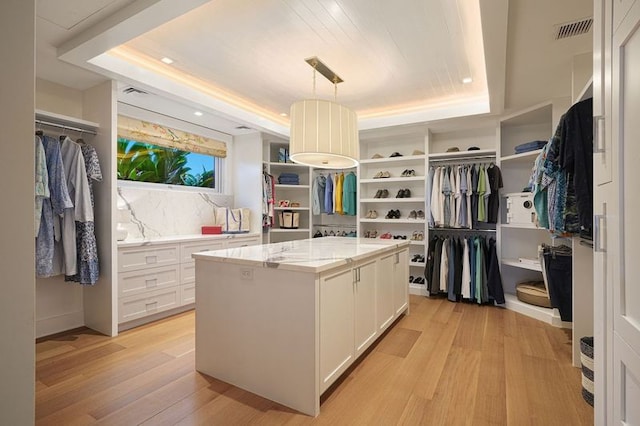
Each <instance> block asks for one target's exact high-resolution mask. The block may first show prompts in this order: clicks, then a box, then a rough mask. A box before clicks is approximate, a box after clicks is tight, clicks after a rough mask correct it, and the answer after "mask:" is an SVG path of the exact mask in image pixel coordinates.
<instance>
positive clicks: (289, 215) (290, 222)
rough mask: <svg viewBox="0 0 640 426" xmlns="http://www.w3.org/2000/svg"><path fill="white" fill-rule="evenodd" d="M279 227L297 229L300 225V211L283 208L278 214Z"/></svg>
mask: <svg viewBox="0 0 640 426" xmlns="http://www.w3.org/2000/svg"><path fill="white" fill-rule="evenodd" d="M278 218H279V222H280V228H282V229H298V227H299V226H300V225H299V224H300V213H298V212H294V211H291V210H283V211H281V212H280V213H279V214H278Z"/></svg>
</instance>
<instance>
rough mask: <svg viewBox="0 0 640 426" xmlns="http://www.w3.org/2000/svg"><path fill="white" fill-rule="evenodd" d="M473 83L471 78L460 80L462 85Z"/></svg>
mask: <svg viewBox="0 0 640 426" xmlns="http://www.w3.org/2000/svg"><path fill="white" fill-rule="evenodd" d="M472 81H473V79H472V78H471V77H465V78H463V79H462V83H463V84H469V83H471V82H472Z"/></svg>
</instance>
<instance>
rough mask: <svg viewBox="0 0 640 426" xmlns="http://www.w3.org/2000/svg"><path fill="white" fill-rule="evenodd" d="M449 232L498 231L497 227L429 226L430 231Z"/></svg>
mask: <svg viewBox="0 0 640 426" xmlns="http://www.w3.org/2000/svg"><path fill="white" fill-rule="evenodd" d="M432 231H434V232H449V231H454V232H471V233H476V232H496V230H495V229H469V228H429V232H432Z"/></svg>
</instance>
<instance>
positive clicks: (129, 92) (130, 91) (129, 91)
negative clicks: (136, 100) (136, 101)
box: [122, 86, 148, 95]
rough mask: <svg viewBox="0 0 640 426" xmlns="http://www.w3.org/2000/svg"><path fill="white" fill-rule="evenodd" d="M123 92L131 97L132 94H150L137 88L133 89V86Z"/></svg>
mask: <svg viewBox="0 0 640 426" xmlns="http://www.w3.org/2000/svg"><path fill="white" fill-rule="evenodd" d="M122 92H123V93H126V94H127V95H129V94H131V93H136V94H140V95H148V93H147V92H145V91H144V90H140V89H136V88H135V87H131V86H130V87H127V88H126V89H124V90H123V91H122Z"/></svg>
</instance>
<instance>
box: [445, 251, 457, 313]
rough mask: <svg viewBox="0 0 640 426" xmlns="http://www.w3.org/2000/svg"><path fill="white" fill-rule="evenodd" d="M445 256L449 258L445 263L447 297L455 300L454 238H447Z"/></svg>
mask: <svg viewBox="0 0 640 426" xmlns="http://www.w3.org/2000/svg"><path fill="white" fill-rule="evenodd" d="M447 258H448V259H449V264H448V265H447V266H448V267H449V275H448V276H447V299H449V300H450V301H452V302H455V301H456V295H455V274H456V271H455V269H456V240H455V239H454V238H449V246H448V250H447Z"/></svg>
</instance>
